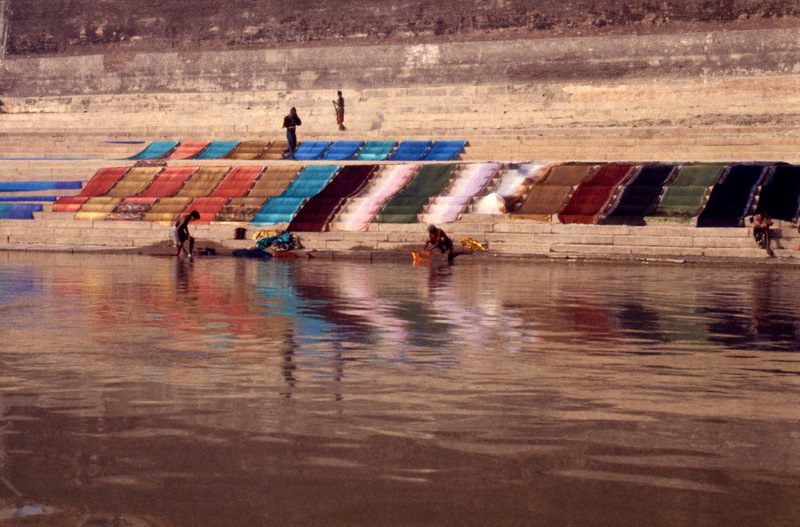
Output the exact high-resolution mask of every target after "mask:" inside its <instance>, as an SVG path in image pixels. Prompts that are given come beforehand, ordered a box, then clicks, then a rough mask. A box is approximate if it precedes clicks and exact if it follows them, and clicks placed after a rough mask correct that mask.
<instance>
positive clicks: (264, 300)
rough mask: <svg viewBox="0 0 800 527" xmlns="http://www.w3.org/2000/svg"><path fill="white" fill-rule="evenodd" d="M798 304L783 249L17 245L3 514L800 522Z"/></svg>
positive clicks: (545, 522)
mask: <svg viewBox="0 0 800 527" xmlns="http://www.w3.org/2000/svg"><path fill="white" fill-rule="evenodd" d="M798 306H800V270H798V269H796V268H791V267H786V268H781V267H773V266H764V267H746V266H741V265H731V266H708V265H648V264H641V263H635V264H634V263H624V264H614V263H568V262H541V261H528V262H526V261H512V262H495V261H485V260H480V261H479V260H470V259H469V257H468V256H467V257H459V258H457V259H456V261H455V262H454V263H453V264H452V265H447V264H442V265H439V264H423V265H417V266H414V265H412V263H411V261H410V257H409V261H405V260H403V261H400V262H394V263H372V264H370V263H359V262H353V261H348V262H336V261H323V260H298V261H294V262H291V261H278V260H272V261H253V260H241V259H233V258H223V257H218V258H200V259H196V260H195V261H193V262H188V261H183V260H180V261H178V260H175V259H172V258H156V257H151V256H146V255H141V256H140V255H68V254H24V253H0V315H1V316H2V326H1V327H2V332H1V333H0V340H1V341H2V344H0V350H2V351H0V412H2V416H0V505H2V507H0V526H2V525H4V524H8V525H23V524H24V525H56V524H64V525H79V524H80V525H96V526H102V525H164V526H193V527H194V526H226V527H228V526H261V525H263V526H273V525H275V526H305V525H321V526H367V525H368V526H375V525H392V526H395V525H396V526H440V525H441V526H458V525H465V526H511V525H520V526H522V525H524V526H529V525H530V526H567V525H575V526H584V525H597V526H660V525H664V526H756V525H765V526H767V525H768V526H791V527H798V526H799V525H800V312H799V311H798ZM58 511H60V514H59V513H58ZM15 516H16V517H22V516H24V518H22V519H20V518H16V519H14V517H15ZM22 520H25V521H28V522H32V523H20V522H22ZM15 522H16V523H15ZM37 522H38V523H37ZM81 522H82V523H81Z"/></svg>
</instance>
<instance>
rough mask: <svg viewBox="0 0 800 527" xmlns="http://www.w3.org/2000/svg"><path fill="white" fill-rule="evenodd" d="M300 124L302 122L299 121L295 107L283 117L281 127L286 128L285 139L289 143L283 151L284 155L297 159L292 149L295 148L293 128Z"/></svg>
mask: <svg viewBox="0 0 800 527" xmlns="http://www.w3.org/2000/svg"><path fill="white" fill-rule="evenodd" d="M301 124H303V123H302V122H301V121H300V117H299V116H298V115H297V110H296V109H295V108H292V109H291V110H289V115H287V116H286V117H284V118H283V128H286V141H287V142H288V143H289V149H288V150H284V151H283V156H284V157H286V156H287V154H288V156H289V157H290V158H292V159H297V158H296V157H294V151H295V150H297V135H296V134H295V130H296V129H297V127H298V126H300V125H301Z"/></svg>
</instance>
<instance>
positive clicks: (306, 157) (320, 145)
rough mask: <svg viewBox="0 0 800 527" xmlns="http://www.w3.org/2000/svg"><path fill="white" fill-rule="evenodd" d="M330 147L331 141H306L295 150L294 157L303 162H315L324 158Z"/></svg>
mask: <svg viewBox="0 0 800 527" xmlns="http://www.w3.org/2000/svg"><path fill="white" fill-rule="evenodd" d="M329 146H331V142H330V141H304V142H302V143H300V146H298V147H297V150H295V152H294V157H296V158H297V159H300V160H302V161H313V160H315V159H319V158H320V157H322V154H324V153H325V151H326V150H327V149H328V147H329Z"/></svg>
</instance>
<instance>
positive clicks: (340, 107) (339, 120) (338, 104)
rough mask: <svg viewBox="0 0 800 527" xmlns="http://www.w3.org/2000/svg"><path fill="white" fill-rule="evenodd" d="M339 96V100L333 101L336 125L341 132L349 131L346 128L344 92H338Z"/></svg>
mask: <svg viewBox="0 0 800 527" xmlns="http://www.w3.org/2000/svg"><path fill="white" fill-rule="evenodd" d="M336 93H337V95H339V98H338V99H336V100H335V101H333V107H334V108H335V109H336V124H338V125H339V130H342V131H344V130H347V128H345V127H344V97H342V92H341V91H338V92H336Z"/></svg>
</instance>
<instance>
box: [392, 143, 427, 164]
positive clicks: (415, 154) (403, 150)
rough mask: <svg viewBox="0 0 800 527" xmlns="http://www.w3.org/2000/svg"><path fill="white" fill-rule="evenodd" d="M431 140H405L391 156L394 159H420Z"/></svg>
mask: <svg viewBox="0 0 800 527" xmlns="http://www.w3.org/2000/svg"><path fill="white" fill-rule="evenodd" d="M430 144H431V142H430V141H403V142H402V143H400V144H399V145H397V149H396V150H395V151H394V152H393V153H392V155H390V156H389V159H391V160H392V161H419V160H420V158H422V156H423V155H425V151H426V150H428V147H429V146H430Z"/></svg>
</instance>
